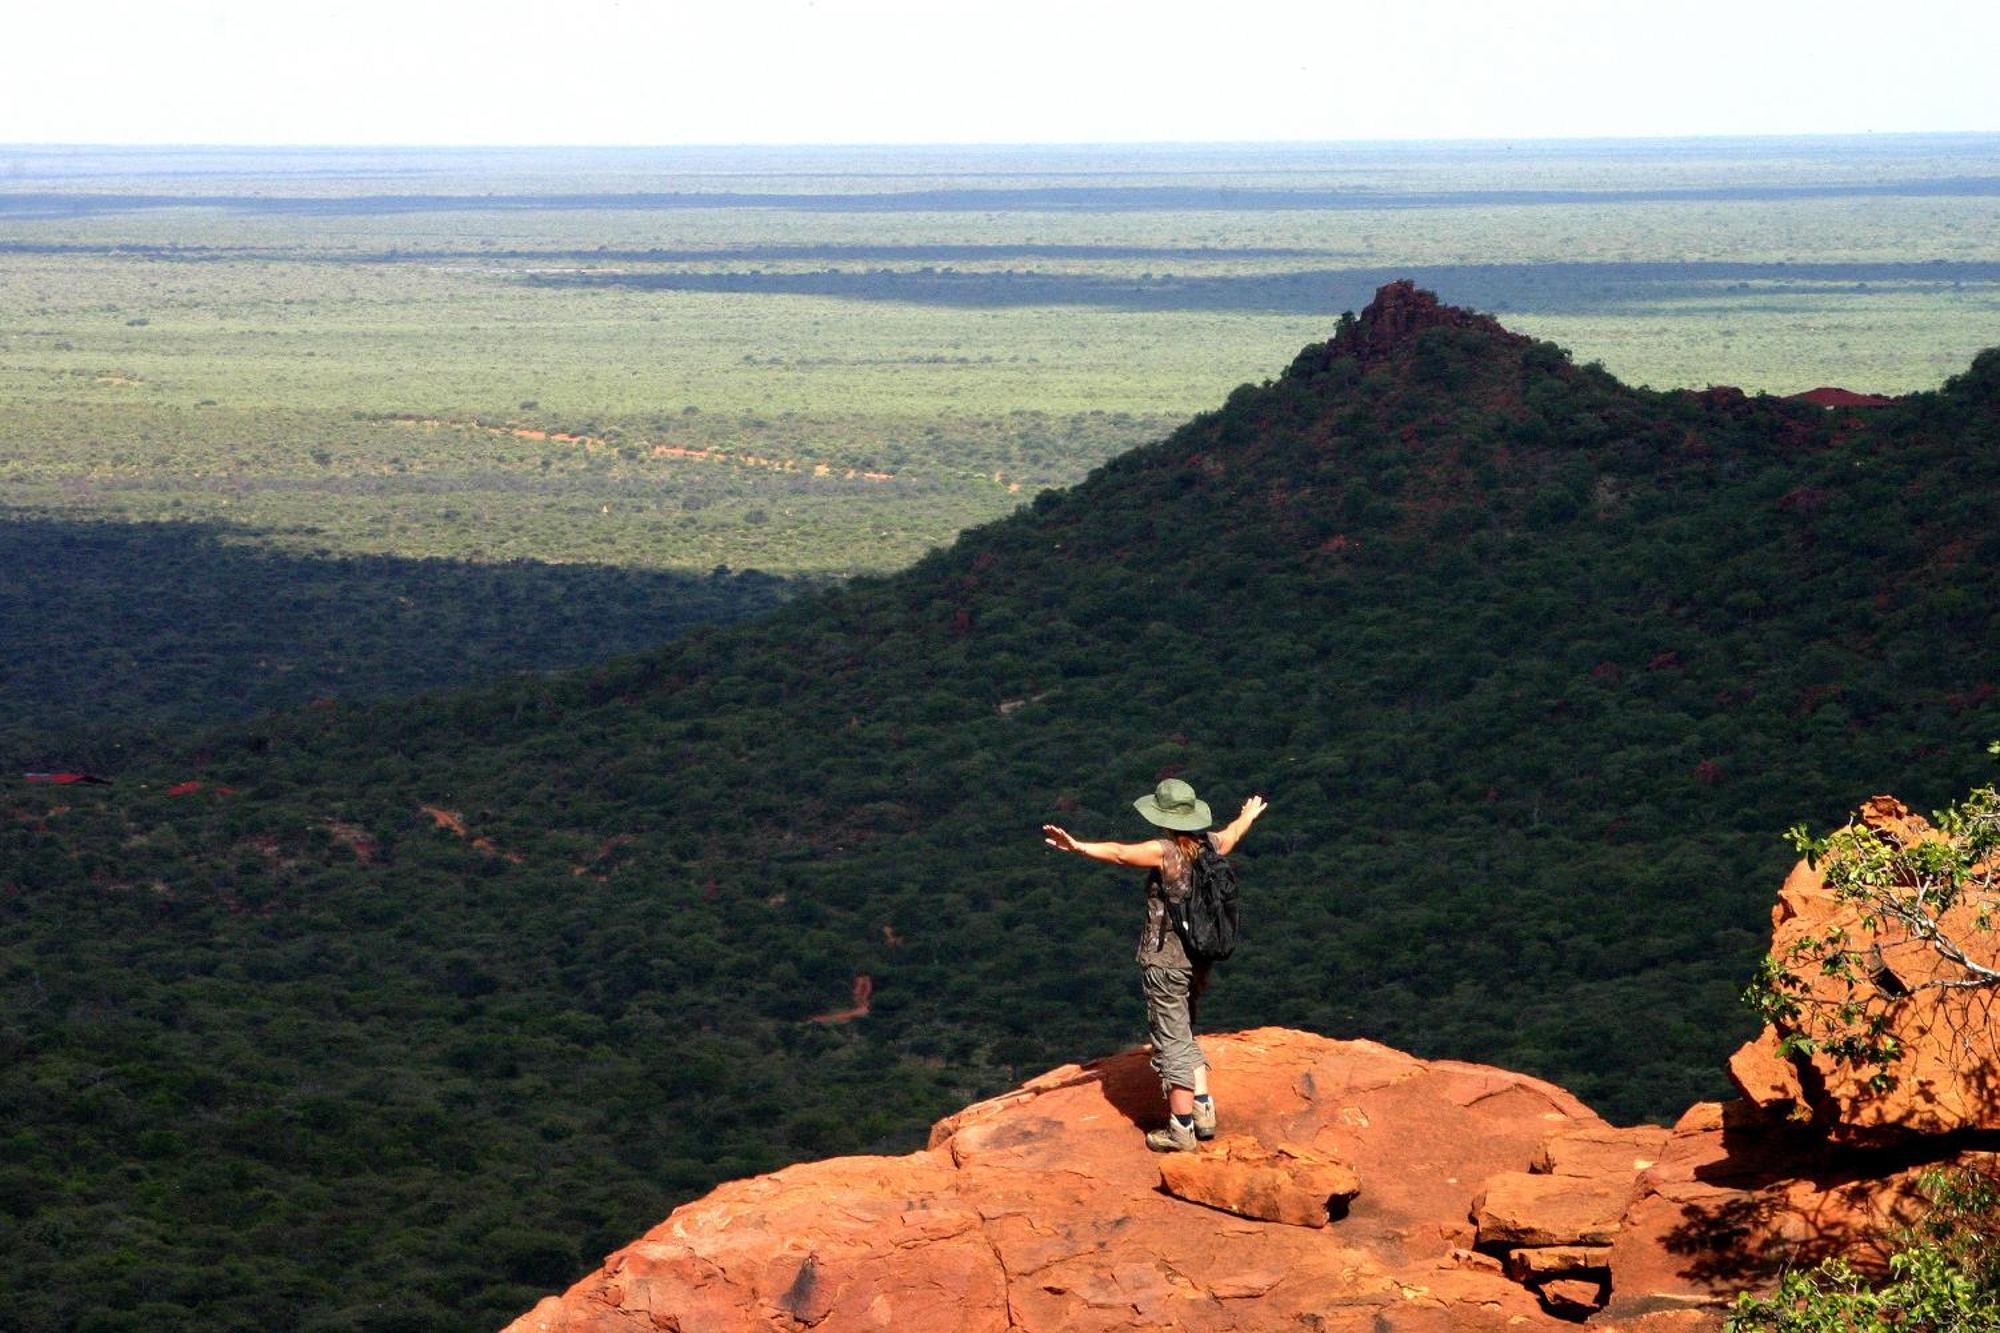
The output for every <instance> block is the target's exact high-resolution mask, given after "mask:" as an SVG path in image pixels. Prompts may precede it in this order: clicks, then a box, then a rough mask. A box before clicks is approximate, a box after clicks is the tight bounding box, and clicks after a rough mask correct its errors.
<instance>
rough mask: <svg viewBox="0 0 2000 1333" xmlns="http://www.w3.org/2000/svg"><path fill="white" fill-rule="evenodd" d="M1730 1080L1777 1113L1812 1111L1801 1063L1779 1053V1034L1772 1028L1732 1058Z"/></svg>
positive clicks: (1744, 1045)
mask: <svg viewBox="0 0 2000 1333" xmlns="http://www.w3.org/2000/svg"><path fill="white" fill-rule="evenodd" d="M1729 1081H1730V1082H1731V1083H1734V1084H1735V1085H1736V1089H1737V1091H1739V1092H1741V1093H1742V1094H1743V1095H1744V1097H1746V1098H1747V1099H1749V1100H1750V1101H1752V1102H1755V1103H1756V1104H1757V1105H1758V1106H1760V1107H1763V1108H1765V1109H1766V1110H1769V1111H1771V1112H1773V1113H1774V1114H1784V1115H1792V1114H1799V1115H1807V1114H1810V1111H1809V1110H1808V1109H1807V1108H1806V1106H1805V1100H1806V1095H1805V1091H1804V1089H1803V1088H1802V1087H1801V1086H1800V1084H1799V1070H1798V1066H1797V1065H1795V1064H1793V1063H1792V1059H1791V1057H1790V1056H1786V1055H1780V1054H1779V1053H1778V1034H1777V1033H1776V1032H1775V1031H1773V1030H1772V1029H1770V1028H1765V1029H1764V1031H1763V1032H1762V1033H1760V1034H1759V1035H1758V1036H1757V1037H1756V1038H1754V1039H1753V1040H1750V1041H1746V1042H1744V1043H1743V1045H1742V1046H1740V1047H1738V1048H1737V1051H1736V1054H1734V1055H1732V1056H1730V1057H1729Z"/></svg>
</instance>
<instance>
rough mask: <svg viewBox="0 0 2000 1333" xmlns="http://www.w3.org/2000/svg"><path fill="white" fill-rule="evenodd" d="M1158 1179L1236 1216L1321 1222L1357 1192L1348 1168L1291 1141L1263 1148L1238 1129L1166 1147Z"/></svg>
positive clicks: (1307, 1223) (1314, 1224) (1341, 1209)
mask: <svg viewBox="0 0 2000 1333" xmlns="http://www.w3.org/2000/svg"><path fill="white" fill-rule="evenodd" d="M1160 1183H1161V1184H1163V1185H1164V1186H1166V1189H1167V1192H1168V1193H1169V1194H1172V1195H1174V1196H1175V1197H1177V1198H1182V1199H1186V1200H1187V1201H1188V1202H1190V1203H1201V1204H1207V1205H1208V1206H1209V1207H1210V1208H1220V1209H1222V1211H1224V1212H1226V1213H1234V1214H1236V1215H1237V1216H1238V1217H1254V1218H1257V1219H1258V1220H1259V1221H1263V1222H1286V1223H1289V1224H1291V1225H1292V1226H1296V1227H1323V1226H1325V1225H1326V1224H1327V1222H1328V1221H1330V1220H1331V1218H1332V1215H1333V1214H1334V1213H1345V1212H1346V1211H1347V1201H1348V1200H1349V1199H1352V1198H1353V1197H1354V1196H1355V1195H1357V1194H1359V1193H1360V1192H1361V1180H1360V1178H1359V1177H1357V1176H1356V1175H1355V1174H1354V1172H1353V1171H1351V1170H1349V1169H1348V1168H1347V1167H1345V1166H1343V1165H1341V1164H1340V1163H1339V1162H1336V1161H1334V1160H1333V1159H1332V1158H1330V1157H1324V1156H1321V1155H1320V1154H1318V1153H1315V1152H1312V1151H1310V1150H1309V1149H1305V1148H1300V1147H1296V1146H1294V1145H1292V1144H1281V1145H1279V1146H1278V1147H1276V1148H1267V1147H1265V1146H1264V1145H1263V1144H1262V1143H1259V1142H1258V1141H1257V1140H1256V1139H1253V1138H1249V1137H1247V1136H1243V1135H1229V1136H1226V1137H1223V1138H1218V1139H1216V1140H1215V1142H1214V1143H1212V1144H1210V1145H1209V1146H1208V1147H1206V1148H1204V1149H1202V1150H1201V1151H1199V1152H1191V1153H1169V1154H1168V1155H1167V1156H1165V1157H1164V1158H1162V1159H1161V1161H1160Z"/></svg>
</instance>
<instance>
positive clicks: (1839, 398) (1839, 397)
mask: <svg viewBox="0 0 2000 1333" xmlns="http://www.w3.org/2000/svg"><path fill="white" fill-rule="evenodd" d="M1787 398H1788V399H1789V400H1790V401H1792V402H1795V403H1811V404H1812V405H1813V406H1814V407H1894V406H1895V405H1896V400H1895V399H1893V398H1885V397H1883V396H1882V395H1881V394H1879V393H1856V392H1855V391H1854V390H1852V389H1840V388H1835V387H1834V386H1832V385H1826V384H1823V385H1821V386H1820V387H1819V388H1817V389H1807V390H1806V391H1805V392H1804V393H1794V394H1788V395H1787Z"/></svg>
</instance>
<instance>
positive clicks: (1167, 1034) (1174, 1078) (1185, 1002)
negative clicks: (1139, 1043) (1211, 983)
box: [1139, 965, 1208, 1089]
mask: <svg viewBox="0 0 2000 1333" xmlns="http://www.w3.org/2000/svg"><path fill="white" fill-rule="evenodd" d="M1207 986H1208V969H1207V968H1205V967H1153V966H1151V965H1142V966H1141V967H1140V968H1139V989H1140V990H1141V991H1143V992H1144V993H1145V996H1146V1034H1147V1036H1148V1037H1149V1038H1151V1040H1152V1043H1153V1072H1154V1073H1156V1074H1158V1075H1159V1076H1160V1082H1161V1083H1163V1084H1165V1085H1166V1086H1167V1087H1170V1088H1190V1089H1191V1088H1193V1087H1194V1076H1195V1071H1196V1070H1200V1069H1206V1068H1208V1061H1207V1060H1206V1059H1204V1058H1203V1057H1202V1054H1201V1047H1200V1046H1199V1045H1197V1044H1196V1043H1195V1039H1194V1012H1195V1005H1196V1003H1197V1002H1198V1001H1199V1000H1200V999H1201V993H1202V991H1203V990H1204V989H1206V988H1207Z"/></svg>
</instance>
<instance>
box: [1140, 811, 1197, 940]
mask: <svg viewBox="0 0 2000 1333" xmlns="http://www.w3.org/2000/svg"><path fill="white" fill-rule="evenodd" d="M1201 836H1202V837H1204V838H1206V837H1208V836H1209V835H1208V834H1206V833H1204V834H1202V835H1201ZM1157 841H1158V842H1159V844H1160V868H1159V869H1158V870H1155V871H1153V872H1152V873H1150V874H1149V875H1147V877H1146V928H1145V930H1144V931H1142V932H1141V933H1140V935H1139V953H1138V959H1139V962H1140V964H1141V965H1142V966H1145V967H1193V966H1194V964H1193V963H1191V962H1189V961H1188V956H1187V950H1186V949H1185V948H1183V947H1182V945H1181V937H1180V936H1179V935H1177V934H1175V933H1174V926H1173V923H1172V922H1171V921H1169V920H1168V919H1167V904H1168V903H1177V902H1179V901H1180V900H1181V899H1183V898H1185V897H1187V895H1188V889H1189V888H1190V887H1191V886H1192V885H1193V883H1194V860H1193V858H1192V857H1190V856H1189V855H1188V854H1187V853H1186V852H1184V851H1182V850H1181V844H1180V840H1179V839H1177V838H1160V839H1158V840H1157Z"/></svg>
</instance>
